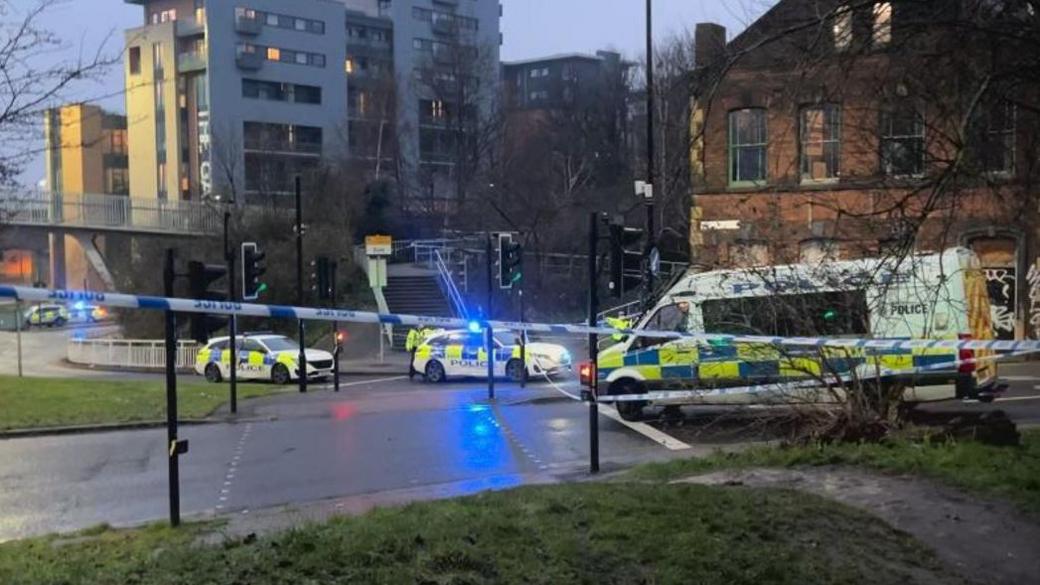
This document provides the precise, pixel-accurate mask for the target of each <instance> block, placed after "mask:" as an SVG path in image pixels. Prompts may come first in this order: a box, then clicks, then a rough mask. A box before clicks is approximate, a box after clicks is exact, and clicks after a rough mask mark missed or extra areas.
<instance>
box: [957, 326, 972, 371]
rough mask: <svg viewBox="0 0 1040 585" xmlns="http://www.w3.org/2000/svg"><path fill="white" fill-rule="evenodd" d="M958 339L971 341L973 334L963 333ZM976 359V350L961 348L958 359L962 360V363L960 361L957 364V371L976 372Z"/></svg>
mask: <svg viewBox="0 0 1040 585" xmlns="http://www.w3.org/2000/svg"><path fill="white" fill-rule="evenodd" d="M957 339H959V340H961V341H970V340H971V334H970V333H961V334H960V335H958V336H957ZM974 359H975V350H972V349H961V350H959V351H958V352H957V360H958V361H960V362H961V363H960V365H958V366H957V372H958V373H961V374H974V373H975V367H976V364H975V362H974Z"/></svg>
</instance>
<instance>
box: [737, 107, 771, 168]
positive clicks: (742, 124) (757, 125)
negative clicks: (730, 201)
mask: <svg viewBox="0 0 1040 585" xmlns="http://www.w3.org/2000/svg"><path fill="white" fill-rule="evenodd" d="M729 168H730V170H729V182H730V183H757V182H761V181H765V179H766V111H765V110H763V109H759V108H747V109H743V110H734V111H732V112H730V113H729Z"/></svg>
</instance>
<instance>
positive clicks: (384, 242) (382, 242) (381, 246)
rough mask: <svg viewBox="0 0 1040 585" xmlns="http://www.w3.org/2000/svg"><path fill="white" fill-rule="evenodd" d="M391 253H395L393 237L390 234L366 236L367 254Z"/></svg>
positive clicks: (384, 254) (386, 254) (381, 254)
mask: <svg viewBox="0 0 1040 585" xmlns="http://www.w3.org/2000/svg"><path fill="white" fill-rule="evenodd" d="M391 253H393V239H392V238H391V237H390V236H365V254H367V255H369V256H389V255H390V254H391Z"/></svg>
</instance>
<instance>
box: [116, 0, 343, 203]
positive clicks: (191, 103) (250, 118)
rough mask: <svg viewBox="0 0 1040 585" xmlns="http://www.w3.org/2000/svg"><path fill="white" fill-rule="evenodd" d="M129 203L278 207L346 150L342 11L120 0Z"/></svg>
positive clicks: (266, 0) (251, 0)
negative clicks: (298, 182)
mask: <svg viewBox="0 0 1040 585" xmlns="http://www.w3.org/2000/svg"><path fill="white" fill-rule="evenodd" d="M125 1H126V2H127V3H128V4H137V5H140V6H141V8H142V16H143V22H144V24H143V26H141V27H138V28H134V29H130V30H127V31H126V33H125V36H126V53H125V55H126V56H125V75H126V88H127V92H126V109H127V120H128V136H129V145H130V194H131V196H133V197H146V198H158V199H168V200H187V199H199V198H209V197H222V198H234V199H236V200H237V201H238V202H239V203H260V204H280V203H281V202H283V201H285V196H286V195H288V194H290V193H291V190H292V187H291V182H292V177H293V175H295V174H297V173H299V172H302V171H305V170H306V169H308V168H312V167H313V166H315V165H317V164H318V163H319V161H320V160H321V159H322V157H325V156H336V155H337V154H341V153H342V152H343V150H344V149H345V147H346V134H347V132H346V127H345V116H344V112H346V95H347V80H346V78H345V76H344V70H343V68H344V63H345V58H346V53H345V51H346V31H345V29H344V26H343V24H344V16H343V13H344V9H343V5H342V4H341V3H339V2H335V1H333V0H295V1H293V2H286V1H284V0H234V1H229V2H205V1H204V0H125Z"/></svg>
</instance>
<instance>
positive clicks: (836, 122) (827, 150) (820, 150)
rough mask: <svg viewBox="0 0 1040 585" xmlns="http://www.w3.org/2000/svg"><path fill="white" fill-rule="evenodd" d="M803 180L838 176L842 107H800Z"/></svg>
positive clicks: (822, 179) (818, 179) (821, 179)
mask: <svg viewBox="0 0 1040 585" xmlns="http://www.w3.org/2000/svg"><path fill="white" fill-rule="evenodd" d="M800 136H801V139H802V152H801V158H802V181H824V180H827V179H836V178H838V172H839V164H840V160H841V106H838V105H834V104H826V105H822V106H813V107H808V108H803V109H802V119H801V125H800Z"/></svg>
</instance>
